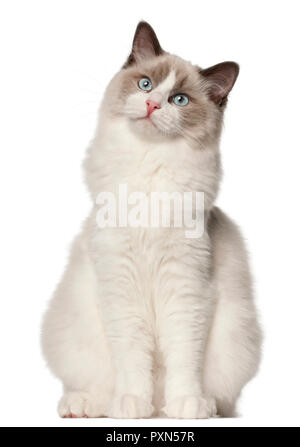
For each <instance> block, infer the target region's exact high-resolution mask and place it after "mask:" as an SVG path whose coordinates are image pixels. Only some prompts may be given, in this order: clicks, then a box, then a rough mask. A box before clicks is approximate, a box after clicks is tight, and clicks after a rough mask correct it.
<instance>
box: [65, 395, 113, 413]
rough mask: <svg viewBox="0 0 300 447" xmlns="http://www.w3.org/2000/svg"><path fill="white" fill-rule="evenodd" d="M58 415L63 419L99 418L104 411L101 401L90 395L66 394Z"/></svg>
mask: <svg viewBox="0 0 300 447" xmlns="http://www.w3.org/2000/svg"><path fill="white" fill-rule="evenodd" d="M58 414H59V416H60V417H62V418H99V417H103V415H104V409H103V406H102V404H101V401H99V399H97V398H96V397H95V396H91V395H89V394H88V393H83V392H82V393H80V392H71V393H66V394H64V396H63V397H62V398H61V400H60V401H59V404H58Z"/></svg>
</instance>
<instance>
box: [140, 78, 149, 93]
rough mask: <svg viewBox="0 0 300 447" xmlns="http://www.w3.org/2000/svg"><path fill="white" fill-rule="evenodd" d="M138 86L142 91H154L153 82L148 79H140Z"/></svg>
mask: <svg viewBox="0 0 300 447" xmlns="http://www.w3.org/2000/svg"><path fill="white" fill-rule="evenodd" d="M138 84H139V87H140V89H141V90H145V91H146V92H150V90H152V82H151V81H150V79H148V78H142V79H140V80H139V83H138Z"/></svg>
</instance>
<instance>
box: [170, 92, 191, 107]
mask: <svg viewBox="0 0 300 447" xmlns="http://www.w3.org/2000/svg"><path fill="white" fill-rule="evenodd" d="M173 102H174V104H176V105H177V106H186V105H187V104H188V103H189V98H188V97H187V96H186V95H183V94H180V95H175V96H173Z"/></svg>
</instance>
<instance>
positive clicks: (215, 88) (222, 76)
mask: <svg viewBox="0 0 300 447" xmlns="http://www.w3.org/2000/svg"><path fill="white" fill-rule="evenodd" d="M239 70H240V69H239V66H238V64H236V63H235V62H222V63H221V64H217V65H214V66H213V67H209V68H206V69H204V70H200V73H201V75H202V76H204V77H205V78H206V79H207V80H208V81H209V83H208V93H209V96H210V99H211V100H212V101H213V102H214V103H216V104H217V105H219V106H222V105H224V104H225V103H226V101H227V96H228V94H229V92H230V91H231V89H232V87H233V86H234V83H235V81H236V79H237V77H238V74H239Z"/></svg>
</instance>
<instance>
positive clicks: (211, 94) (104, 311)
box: [42, 21, 261, 419]
mask: <svg viewBox="0 0 300 447" xmlns="http://www.w3.org/2000/svg"><path fill="white" fill-rule="evenodd" d="M238 73H239V66H238V65H237V64H236V63H234V62H224V63H221V64H218V65H215V66H213V67H210V68H206V69H202V68H200V67H198V66H195V65H192V64H191V63H189V62H186V61H185V60H183V59H181V58H179V57H177V56H174V55H171V54H169V53H167V52H165V51H164V50H163V49H162V47H161V45H160V43H159V41H158V38H157V36H156V34H155V32H154V30H153V29H152V27H151V26H150V25H149V24H148V23H146V22H144V21H143V22H140V23H139V24H138V26H137V29H136V32H135V35H134V39H133V45H132V51H131V54H130V55H129V57H128V59H127V61H126V62H125V64H124V65H123V67H122V69H121V70H120V71H119V72H118V73H117V74H116V75H115V77H114V78H113V79H112V81H111V82H110V84H109V86H108V88H107V90H106V93H105V96H104V99H103V101H102V105H101V108H100V112H99V122H98V127H97V130H96V135H95V137H94V140H93V141H92V143H91V145H90V147H89V150H88V154H87V157H86V160H85V163H84V168H85V173H86V182H87V185H88V188H89V190H90V193H91V196H92V199H93V202H94V203H95V205H94V206H93V209H92V211H91V214H90V216H89V217H88V219H87V220H86V222H85V223H84V225H83V229H82V231H81V234H80V235H79V236H78V237H77V238H76V239H75V241H74V243H73V246H72V250H71V255H70V259H69V263H68V266H67V268H66V271H65V273H64V275H63V278H62V280H61V282H60V284H59V285H58V288H57V290H56V293H55V295H54V297H53V299H52V301H51V302H50V306H49V309H48V310H47V312H46V314H45V317H44V321H43V328H42V347H43V352H44V355H45V358H46V359H47V363H48V365H49V367H50V369H51V370H52V372H53V373H54V374H55V375H56V376H57V377H58V378H59V379H60V380H61V381H62V383H63V387H64V394H63V397H62V399H61V400H60V402H59V405H58V413H59V415H60V416H61V417H112V418H149V417H154V416H159V415H163V416H164V417H170V418H187V419H189V418H191V419H198V418H210V417H216V416H222V417H233V416H235V415H236V403H237V400H238V397H239V395H240V393H241V390H242V388H243V387H244V385H245V384H246V383H247V382H248V381H249V380H250V379H251V378H252V377H253V376H254V375H255V374H256V372H257V369H258V366H259V361H260V351H261V330H260V326H259V324H258V321H257V315H256V310H255V305H254V302H253V297H252V280H251V274H250V272H249V267H248V260H247V254H246V250H245V247H244V242H243V239H242V236H241V235H240V231H239V229H238V228H237V226H236V225H235V224H234V223H233V222H232V221H231V220H230V219H229V218H228V217H227V216H226V215H225V214H224V213H223V212H222V211H221V210H220V209H219V208H217V207H215V206H214V202H215V199H216V197H217V193H218V189H219V183H220V179H221V163H220V155H219V140H220V134H221V129H222V120H223V114H224V110H225V107H226V103H227V98H228V94H229V92H230V91H231V89H232V87H233V85H234V83H235V81H236V78H237V76H238ZM120 184H123V185H124V184H125V185H127V187H128V191H129V192H131V191H140V192H143V193H145V194H149V193H150V192H152V191H159V192H163V191H167V192H170V191H177V192H179V193H183V192H185V191H192V192H193V191H200V192H203V193H204V209H205V211H204V216H203V219H204V230H203V234H202V236H201V237H198V238H187V237H185V234H184V230H183V228H132V227H128V226H127V227H122V228H120V227H116V228H109V227H106V228H99V226H98V225H97V209H98V208H97V204H96V201H97V196H98V194H99V193H100V192H101V191H109V192H111V193H114V194H117V191H118V186H119V185H120Z"/></svg>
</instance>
